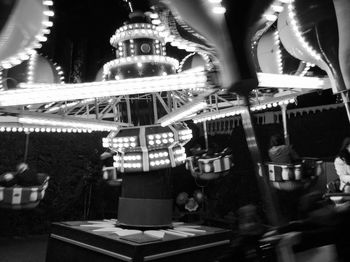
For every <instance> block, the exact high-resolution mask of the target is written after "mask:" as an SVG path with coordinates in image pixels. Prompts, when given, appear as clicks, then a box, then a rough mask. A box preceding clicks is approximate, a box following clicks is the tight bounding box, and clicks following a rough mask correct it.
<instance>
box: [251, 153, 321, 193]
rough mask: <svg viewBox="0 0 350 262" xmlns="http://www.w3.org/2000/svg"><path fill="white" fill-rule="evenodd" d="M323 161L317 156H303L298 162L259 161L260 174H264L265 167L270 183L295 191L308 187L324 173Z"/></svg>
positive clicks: (276, 186) (282, 188)
mask: <svg viewBox="0 0 350 262" xmlns="http://www.w3.org/2000/svg"><path fill="white" fill-rule="evenodd" d="M322 164H323V161H322V160H320V159H317V158H303V159H302V161H301V162H300V163H297V164H275V163H273V162H266V163H263V164H261V163H258V167H259V174H260V175H262V174H263V173H262V169H263V168H264V169H265V171H266V174H268V178H269V181H270V183H271V184H272V185H273V187H275V188H276V189H279V190H283V191H293V190H298V189H307V188H309V187H310V186H311V185H312V184H313V183H314V182H316V180H317V178H318V176H319V175H320V174H322V172H323V168H322Z"/></svg>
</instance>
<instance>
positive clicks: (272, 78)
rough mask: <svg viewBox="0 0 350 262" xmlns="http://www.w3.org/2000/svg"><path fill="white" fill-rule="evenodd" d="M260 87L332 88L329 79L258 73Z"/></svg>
mask: <svg viewBox="0 0 350 262" xmlns="http://www.w3.org/2000/svg"><path fill="white" fill-rule="evenodd" d="M257 75H258V80H259V86H260V87H274V88H301V89H328V88H331V85H330V81H329V79H328V78H318V77H304V76H294V75H279V74H269V73H257Z"/></svg>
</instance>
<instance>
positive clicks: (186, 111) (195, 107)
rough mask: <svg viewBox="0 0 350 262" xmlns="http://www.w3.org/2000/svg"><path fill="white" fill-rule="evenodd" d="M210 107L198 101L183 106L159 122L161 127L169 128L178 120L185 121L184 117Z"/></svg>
mask: <svg viewBox="0 0 350 262" xmlns="http://www.w3.org/2000/svg"><path fill="white" fill-rule="evenodd" d="M207 106H208V105H207V103H206V102H204V101H198V102H194V103H193V102H192V103H189V104H186V105H184V106H182V107H181V108H179V109H177V110H175V111H173V112H171V113H169V114H167V115H166V116H164V117H162V118H160V119H159V120H158V123H160V124H161V126H163V127H164V126H168V125H170V124H172V123H174V122H176V121H178V120H181V119H183V118H184V117H186V116H188V115H191V114H193V113H195V112H197V111H199V110H202V109H204V108H206V107H207Z"/></svg>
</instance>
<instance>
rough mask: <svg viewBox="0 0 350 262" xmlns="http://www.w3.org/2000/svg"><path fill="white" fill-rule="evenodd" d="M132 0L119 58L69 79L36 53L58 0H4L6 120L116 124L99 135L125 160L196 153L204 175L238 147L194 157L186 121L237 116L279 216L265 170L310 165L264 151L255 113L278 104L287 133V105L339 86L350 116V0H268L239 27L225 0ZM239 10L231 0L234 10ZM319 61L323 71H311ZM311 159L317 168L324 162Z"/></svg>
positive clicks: (78, 126)
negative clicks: (92, 75) (90, 74)
mask: <svg viewBox="0 0 350 262" xmlns="http://www.w3.org/2000/svg"><path fill="white" fill-rule="evenodd" d="M10 2H11V1H10ZM126 2H128V1H126ZM248 2H249V3H250V4H251V5H252V6H253V2H254V1H248ZM256 2H258V1H256ZM128 4H129V6H130V18H129V20H128V21H126V22H125V23H124V25H123V26H121V27H120V28H117V30H116V31H115V34H114V35H112V36H111V38H110V44H111V45H112V46H113V48H115V54H116V59H114V60H112V61H110V62H107V63H106V64H105V65H104V66H103V69H101V70H102V76H101V79H99V81H95V82H89V83H64V77H63V75H64V73H63V72H62V70H61V68H60V66H58V65H57V64H55V63H53V62H51V61H50V60H49V59H47V58H45V57H44V56H42V55H40V54H39V52H40V47H41V46H42V42H45V41H46V40H47V38H49V37H50V35H49V34H50V27H52V26H54V25H53V22H52V21H51V20H52V19H51V17H53V16H54V3H53V1H51V0H17V1H12V2H11V3H10V4H9V3H8V2H7V1H0V5H1V10H2V11H1V12H3V13H4V16H3V17H6V19H5V21H3V22H1V23H0V120H1V121H0V132H26V133H28V132H75V133H82V132H92V131H102V132H106V131H107V132H109V134H108V135H107V136H106V137H105V138H104V139H103V141H102V142H103V146H104V147H105V148H109V149H110V150H112V151H113V152H115V156H114V168H115V169H116V170H117V172H120V173H135V172H136V173H137V172H148V171H155V170H162V169H166V168H172V167H176V166H178V165H182V164H184V163H185V161H187V166H188V168H189V169H190V170H191V172H192V173H193V174H194V175H195V176H197V177H199V178H200V177H201V176H202V175H203V176H202V179H211V178H216V177H218V176H220V174H221V173H225V172H227V171H228V170H229V169H230V167H231V166H232V165H233V163H232V158H231V157H230V156H227V155H225V154H223V155H221V156H215V157H213V158H212V159H204V158H202V159H201V158H200V157H199V159H197V160H195V159H194V158H193V157H189V158H187V160H186V154H185V150H184V145H185V144H186V143H187V142H188V141H190V140H191V138H192V131H191V129H190V128H188V126H187V125H186V121H193V122H194V123H196V124H202V125H203V129H204V130H206V125H207V122H210V121H212V120H216V119H220V118H230V117H232V116H240V117H241V119H242V123H243V127H244V129H245V133H246V139H247V143H248V147H249V149H250V151H251V155H252V159H253V161H254V163H260V165H259V167H260V168H258V165H256V176H257V178H258V180H259V181H260V182H259V186H260V189H261V190H262V192H261V193H262V194H261V195H262V197H263V198H264V202H265V203H266V206H267V209H268V211H267V216H269V219H270V222H271V224H277V223H278V222H277V221H278V217H277V215H276V214H277V213H278V212H277V211H276V210H275V205H274V202H275V201H274V199H273V197H272V194H271V190H270V186H269V183H267V182H268V180H269V179H270V180H271V181H272V182H273V183H272V184H275V185H276V181H275V180H273V179H272V177H274V179H276V177H278V176H280V177H281V181H284V180H287V182H288V183H290V182H291V180H293V179H294V180H297V182H298V183H299V182H300V181H304V180H303V179H304V178H303V171H302V170H303V169H302V168H300V167H284V166H282V167H278V166H271V165H273V164H271V163H268V164H267V165H264V164H263V163H262V158H261V155H260V152H259V147H258V143H257V141H256V137H255V131H254V123H253V120H252V116H253V113H254V112H256V111H261V110H269V109H271V108H277V107H280V108H281V110H282V113H283V124H284V128H285V133H284V135H285V138H286V141H288V133H287V131H286V130H287V129H286V125H287V122H286V108H287V105H288V104H290V103H294V102H295V100H296V99H297V97H298V96H301V95H304V94H307V93H312V92H316V91H319V90H325V89H332V91H333V93H334V94H341V96H342V98H343V102H344V105H345V110H346V112H347V114H348V117H349V119H350V108H349V98H348V89H349V88H350V75H349V72H350V68H349V57H350V44H349V39H350V26H349V25H350V21H349V20H350V17H349V15H348V14H349V13H350V2H349V1H347V0H334V1H331V0H329V1H328V0H327V1H326V0H325V1H319V0H307V1H305V0H274V1H272V0H271V1H259V4H258V5H257V6H258V7H259V8H257V10H253V9H252V10H250V9H249V8H248V9H249V10H248V9H247V10H248V11H247V10H244V12H247V17H250V18H251V19H250V20H249V19H246V21H245V22H241V23H238V24H237V25H230V26H231V30H229V28H228V24H230V22H229V21H230V17H226V18H225V11H226V9H225V7H224V6H223V4H222V3H221V0H191V1H188V0H176V1H167V0H159V1H152V4H151V6H150V10H149V11H148V12H146V13H140V12H134V11H133V9H132V4H131V3H130V2H128ZM231 5H234V4H233V3H231ZM238 10H239V9H238V8H237V6H235V7H233V6H232V12H234V13H237V14H238V12H239V11H238ZM242 12H243V11H242ZM254 12H255V13H254ZM230 15H234V14H230ZM240 17H242V16H240ZM316 18H317V19H316ZM226 20H227V22H226ZM248 20H249V21H248ZM232 32H241V33H242V32H244V34H243V35H232ZM167 45H171V46H173V47H177V48H178V49H182V50H185V51H186V52H188V55H187V56H186V57H185V58H184V59H183V60H182V61H181V62H179V61H178V60H176V59H174V58H172V57H169V56H167ZM315 67H318V68H319V69H322V70H323V71H322V70H318V71H317V70H316V71H317V72H321V71H322V72H323V73H321V74H319V75H316V74H314V71H313V69H314V68H315ZM136 104H138V106H141V107H143V108H146V105H147V108H148V115H149V116H150V117H148V118H147V119H146V120H145V119H141V118H140V117H139V116H138V115H137V113H135V112H134V110H133V107H134V106H135V105H136ZM196 165H197V166H196ZM265 167H266V168H265ZM313 168H315V169H316V171H315V175H314V176H317V175H319V173H320V170H319V168H318V163H317V162H316V165H313ZM272 169H273V170H274V171H273V172H272V171H271V170H272ZM278 170H281V171H278ZM300 170H301V171H300ZM268 172H269V175H268V174H267V173H268ZM271 172H272V173H273V174H271ZM279 172H280V173H279ZM275 173H276V175H275ZM277 173H279V174H277ZM314 176H313V177H314ZM289 185H291V184H289ZM279 186H280V187H281V184H280V185H279ZM282 187H283V186H282ZM287 187H288V186H287ZM287 190H288V189H287ZM0 196H1V194H0ZM125 201H126V202H127V203H128V204H130V199H126V200H125ZM0 202H1V199H0ZM122 202H123V200H122ZM148 204H149V205H150V206H152V205H153V204H154V203H153V204H152V203H148ZM158 204H159V203H158ZM167 208H168V207H165V209H167ZM166 212H168V211H166ZM168 223H169V221H166V222H165V224H168Z"/></svg>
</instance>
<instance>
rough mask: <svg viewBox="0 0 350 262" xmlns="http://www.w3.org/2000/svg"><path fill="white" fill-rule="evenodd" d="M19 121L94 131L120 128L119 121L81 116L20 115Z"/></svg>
mask: <svg viewBox="0 0 350 262" xmlns="http://www.w3.org/2000/svg"><path fill="white" fill-rule="evenodd" d="M18 122H19V123H21V124H28V125H41V126H49V127H64V128H75V129H88V130H94V131H117V130H119V126H118V123H116V122H110V121H103V120H90V119H84V118H79V117H60V116H56V115H53V116H47V115H35V114H32V115H29V114H28V115H25V114H22V115H19V116H18Z"/></svg>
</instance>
